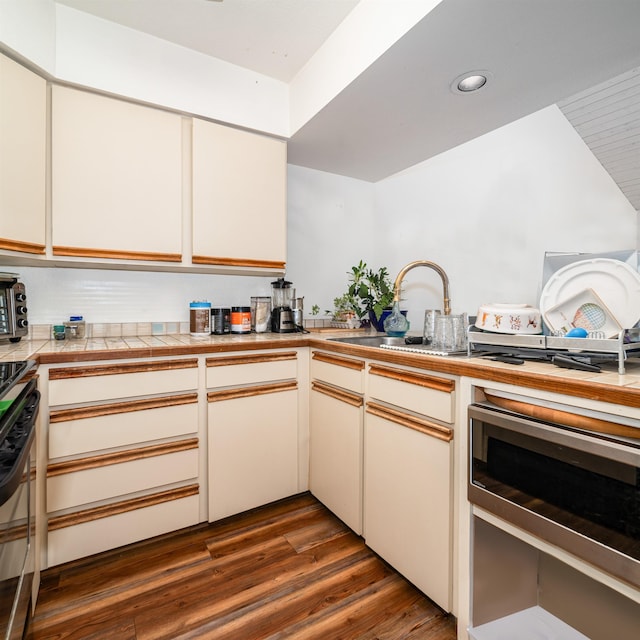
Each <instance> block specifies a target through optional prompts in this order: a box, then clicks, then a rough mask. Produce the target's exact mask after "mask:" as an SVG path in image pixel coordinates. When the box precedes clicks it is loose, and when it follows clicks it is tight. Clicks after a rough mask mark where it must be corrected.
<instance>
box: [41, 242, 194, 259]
mask: <svg viewBox="0 0 640 640" xmlns="http://www.w3.org/2000/svg"><path fill="white" fill-rule="evenodd" d="M52 251H53V255H54V256H71V257H74V258H109V259H111V260H150V261H153V262H182V255H181V254H179V253H160V252H155V251H114V250H112V249H94V248H89V247H63V246H59V245H56V246H54V247H53V248H52Z"/></svg>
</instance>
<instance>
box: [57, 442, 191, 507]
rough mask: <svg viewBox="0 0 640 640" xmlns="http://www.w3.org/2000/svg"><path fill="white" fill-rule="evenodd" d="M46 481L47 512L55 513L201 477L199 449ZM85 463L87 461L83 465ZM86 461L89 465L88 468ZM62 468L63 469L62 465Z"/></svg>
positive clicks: (113, 465)
mask: <svg viewBox="0 0 640 640" xmlns="http://www.w3.org/2000/svg"><path fill="white" fill-rule="evenodd" d="M100 458H101V457H100V456H98V457H96V458H95V461H96V466H92V467H88V468H84V469H79V470H78V471H73V472H71V473H60V474H56V475H53V476H52V475H51V472H52V470H53V469H54V466H51V467H50V469H49V474H48V475H49V477H47V511H48V512H50V513H51V512H54V511H59V510H61V509H68V508H70V507H77V506H79V505H85V504H89V503H92V502H98V501H100V500H109V499H112V498H115V497H117V496H124V495H127V494H130V493H135V492H137V491H146V490H149V489H153V488H155V487H160V486H163V485H169V484H172V483H175V482H182V481H185V480H191V479H193V478H197V477H198V449H197V448H191V449H187V450H185V451H177V452H175V453H170V454H166V455H156V456H151V457H148V458H141V459H133V460H130V461H127V462H122V463H119V464H100ZM83 462H84V461H83ZM89 464H90V463H89V461H87V465H89ZM60 466H62V465H60Z"/></svg>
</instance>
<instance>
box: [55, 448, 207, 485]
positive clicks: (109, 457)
mask: <svg viewBox="0 0 640 640" xmlns="http://www.w3.org/2000/svg"><path fill="white" fill-rule="evenodd" d="M197 448H198V438H189V439H187V440H178V441H177V442H165V443H162V444H152V445H149V446H147V447H139V448H137V449H127V450H126V451H115V452H113V453H104V454H101V455H97V456H90V457H85V458H78V459H77V460H65V461H64V462H53V463H51V464H50V465H49V466H48V467H47V478H52V477H54V476H60V475H63V474H65V473H75V472H77V471H86V470H87V469H97V468H99V467H105V466H107V465H112V464H121V463H123V462H132V461H133V460H142V459H143V458H152V457H154V456H164V455H167V454H169V453H178V452H179V451H188V450H190V449H197Z"/></svg>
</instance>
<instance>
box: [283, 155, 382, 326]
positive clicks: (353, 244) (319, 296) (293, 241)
mask: <svg viewBox="0 0 640 640" xmlns="http://www.w3.org/2000/svg"><path fill="white" fill-rule="evenodd" d="M287 179H288V192H287V279H288V280H291V281H292V282H293V284H294V285H295V287H296V295H298V296H303V297H304V309H305V316H308V315H309V314H310V312H311V307H312V306H313V305H316V304H317V305H318V306H319V307H320V309H321V312H324V311H325V310H327V309H333V299H334V298H335V297H337V296H339V295H341V294H342V293H344V292H345V290H346V288H347V287H346V285H347V271H349V270H350V269H351V266H352V265H354V264H357V263H358V261H359V260H361V259H362V260H364V261H365V262H367V263H370V264H371V263H372V261H373V260H374V259H375V255H376V252H375V238H376V232H377V231H376V228H375V227H374V226H373V225H372V224H371V219H372V215H373V193H374V191H373V185H372V184H371V183H369V182H363V181H361V180H353V179H351V178H345V177H342V176H336V175H333V174H329V173H324V172H322V171H314V170H312V169H305V168H302V167H296V166H293V165H289V170H288V177H287ZM319 317H320V316H319Z"/></svg>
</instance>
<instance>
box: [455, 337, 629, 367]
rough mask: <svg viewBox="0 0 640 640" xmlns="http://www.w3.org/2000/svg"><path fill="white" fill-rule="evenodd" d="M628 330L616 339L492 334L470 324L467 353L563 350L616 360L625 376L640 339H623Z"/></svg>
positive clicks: (541, 352)
mask: <svg viewBox="0 0 640 640" xmlns="http://www.w3.org/2000/svg"><path fill="white" fill-rule="evenodd" d="M630 331H631V330H625V331H621V332H620V334H619V335H618V337H617V338H596V337H591V336H587V337H586V338H565V337H564V336H556V335H543V334H537V335H524V334H518V335H510V334H502V333H491V332H488V331H483V330H482V329H477V328H476V327H474V326H473V325H471V326H470V327H469V329H468V332H467V335H468V347H467V355H469V356H471V355H474V354H475V352H477V351H490V352H491V351H493V352H500V351H504V350H505V349H509V350H510V351H513V352H517V353H520V354H531V355H534V356H535V354H540V355H542V354H544V353H549V352H551V353H565V354H567V355H571V356H574V357H575V356H584V357H585V358H596V359H601V360H602V361H607V360H611V361H615V360H617V362H618V373H619V374H620V375H624V373H625V362H626V360H627V358H630V357H640V342H625V336H627V335H628V334H629V332H630Z"/></svg>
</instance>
